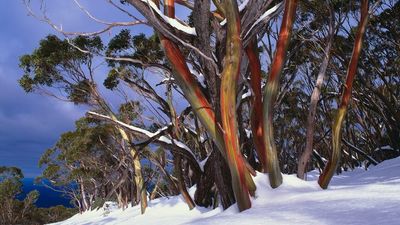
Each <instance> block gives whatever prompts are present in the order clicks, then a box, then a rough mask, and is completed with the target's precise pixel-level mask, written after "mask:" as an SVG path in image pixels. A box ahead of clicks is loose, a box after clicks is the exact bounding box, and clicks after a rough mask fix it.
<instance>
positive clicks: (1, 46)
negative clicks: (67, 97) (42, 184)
mask: <svg viewBox="0 0 400 225" xmlns="http://www.w3.org/2000/svg"><path fill="white" fill-rule="evenodd" d="M21 2H22V1H7V3H5V2H2V5H1V6H0V17H1V19H0V21H1V22H0V27H1V33H0V165H7V166H17V167H20V168H22V169H23V171H24V174H25V176H26V177H33V176H37V175H38V174H39V171H40V170H39V168H38V166H37V164H38V163H37V162H38V159H39V157H40V155H41V154H42V153H43V151H44V150H46V149H47V148H49V147H51V146H52V145H54V143H55V142H56V140H57V139H58V137H59V135H60V134H61V133H63V132H65V131H68V130H70V129H72V128H73V126H74V123H73V122H74V121H75V120H76V119H77V118H79V117H80V116H82V115H83V113H84V112H83V110H82V109H80V108H78V107H76V106H74V105H72V104H70V103H64V102H60V101H57V100H55V99H51V98H50V97H44V96H39V95H34V94H29V95H28V94H26V93H24V91H23V90H22V89H21V88H20V87H19V86H18V79H19V77H20V76H21V74H22V71H21V70H20V69H19V67H18V59H19V56H21V55H23V54H27V53H30V52H31V51H32V50H33V49H34V48H35V47H36V46H37V44H38V42H39V40H40V39H41V38H43V37H44V36H46V35H47V34H48V33H50V32H51V29H49V26H48V25H45V24H43V23H40V22H39V21H35V20H34V19H33V18H32V17H28V16H26V14H27V13H26V9H25V8H24V6H23V5H22V3H21Z"/></svg>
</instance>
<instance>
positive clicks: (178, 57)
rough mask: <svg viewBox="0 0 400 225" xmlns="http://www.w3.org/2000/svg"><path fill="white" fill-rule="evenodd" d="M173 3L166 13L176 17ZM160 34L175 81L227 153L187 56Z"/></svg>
mask: <svg viewBox="0 0 400 225" xmlns="http://www.w3.org/2000/svg"><path fill="white" fill-rule="evenodd" d="M173 3H174V1H173V0H167V1H165V4H166V6H165V9H166V15H167V16H168V17H172V18H174V17H175V13H174V11H175V10H174V7H173V6H174V4H173ZM159 36H160V40H161V45H162V46H163V48H164V52H165V55H166V57H167V58H168V60H169V62H170V63H171V65H172V69H173V71H174V74H173V75H174V78H175V81H176V82H177V84H178V85H179V87H180V88H181V89H182V92H183V93H184V95H185V98H186V100H187V101H188V102H189V104H190V105H191V106H192V108H193V111H194V112H195V113H196V115H197V116H198V118H199V119H200V121H201V123H202V124H203V126H204V127H205V128H206V130H207V132H208V133H209V134H210V136H211V138H212V139H213V140H214V141H215V143H216V145H217V146H218V149H219V150H220V151H221V152H222V154H223V155H225V152H224V140H223V136H222V132H221V130H220V129H217V126H216V118H215V114H214V111H213V109H212V107H211V105H210V103H209V102H208V100H207V99H206V97H205V96H204V94H203V92H202V91H201V89H200V87H199V85H198V83H197V81H196V79H195V78H194V77H193V75H192V74H191V73H190V71H189V68H188V66H187V64H186V59H185V57H184V56H183V54H182V52H181V50H180V49H179V47H178V46H177V45H176V44H175V43H173V42H172V41H171V40H169V39H168V38H166V37H165V36H163V35H162V34H159Z"/></svg>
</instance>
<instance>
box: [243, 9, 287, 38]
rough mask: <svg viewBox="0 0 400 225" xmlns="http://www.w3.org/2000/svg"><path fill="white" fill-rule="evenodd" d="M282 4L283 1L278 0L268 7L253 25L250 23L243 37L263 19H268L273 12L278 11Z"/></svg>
mask: <svg viewBox="0 0 400 225" xmlns="http://www.w3.org/2000/svg"><path fill="white" fill-rule="evenodd" d="M282 6H283V2H280V3H278V4H276V5H275V6H273V7H272V8H270V9H268V10H267V11H266V12H265V13H264V14H262V15H261V16H260V17H259V18H258V19H257V20H256V21H255V22H254V24H253V25H251V27H250V29H249V30H248V31H247V33H246V35H244V38H247V37H248V36H249V35H250V34H251V32H252V30H253V29H254V28H255V27H256V26H257V25H259V24H260V23H261V22H263V21H268V20H269V19H270V18H271V17H272V16H273V15H274V14H275V13H277V12H279V11H280V8H281V7H282Z"/></svg>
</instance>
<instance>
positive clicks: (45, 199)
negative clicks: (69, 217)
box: [18, 178, 73, 208]
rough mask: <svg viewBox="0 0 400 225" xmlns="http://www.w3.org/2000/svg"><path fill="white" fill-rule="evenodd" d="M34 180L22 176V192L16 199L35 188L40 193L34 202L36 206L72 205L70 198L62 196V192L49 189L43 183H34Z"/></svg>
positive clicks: (21, 197)
mask: <svg viewBox="0 0 400 225" xmlns="http://www.w3.org/2000/svg"><path fill="white" fill-rule="evenodd" d="M34 181H35V179H34V178H24V179H23V180H22V183H23V187H22V190H23V192H22V193H21V194H20V195H19V196H18V199H20V200H21V199H24V198H25V196H26V195H27V194H28V193H29V192H30V191H33V190H37V191H39V193H40V196H39V199H38V200H37V202H36V204H35V205H36V206H37V207H40V208H49V207H52V206H56V205H63V206H65V207H69V208H72V207H73V205H71V203H70V199H69V198H67V197H66V196H63V194H62V193H59V192H56V191H54V190H51V189H50V188H47V187H45V186H43V185H40V184H35V183H34Z"/></svg>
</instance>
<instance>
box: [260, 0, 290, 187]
mask: <svg viewBox="0 0 400 225" xmlns="http://www.w3.org/2000/svg"><path fill="white" fill-rule="evenodd" d="M296 6H297V0H286V1H285V12H284V14H283V19H282V25H281V30H280V32H279V39H278V43H277V47H276V51H275V56H274V59H273V62H272V65H271V70H270V73H269V76H268V82H267V84H266V86H265V90H264V100H263V115H264V117H263V119H264V126H263V128H264V134H263V135H264V143H265V147H266V149H265V151H266V160H267V162H266V163H267V168H268V175H269V182H270V185H271V187H272V188H276V187H278V186H279V185H281V184H282V174H281V170H280V168H279V160H278V155H277V152H276V146H275V140H274V131H273V126H272V120H273V109H274V105H275V101H276V95H277V92H278V87H279V75H280V74H281V72H282V69H283V66H284V64H285V58H286V52H287V47H288V45H289V40H290V35H291V31H292V26H293V21H294V18H295V14H296Z"/></svg>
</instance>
